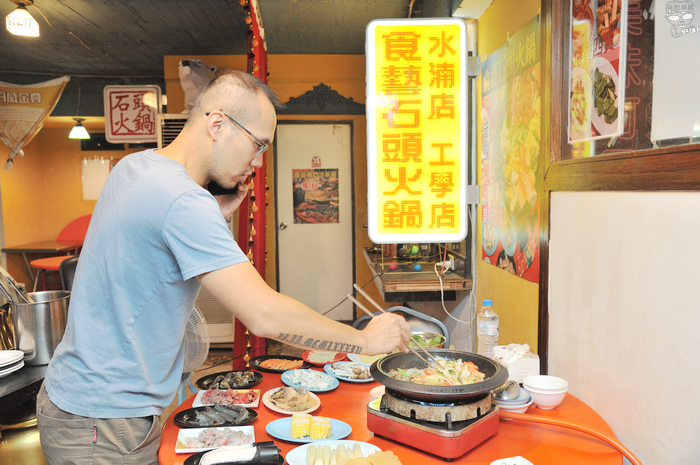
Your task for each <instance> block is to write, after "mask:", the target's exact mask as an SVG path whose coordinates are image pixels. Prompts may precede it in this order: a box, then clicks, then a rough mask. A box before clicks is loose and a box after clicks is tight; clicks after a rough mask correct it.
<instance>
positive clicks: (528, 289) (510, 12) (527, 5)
mask: <svg viewBox="0 0 700 465" xmlns="http://www.w3.org/2000/svg"><path fill="white" fill-rule="evenodd" d="M539 9H540V2H539V1H538V0H494V1H493V3H492V4H491V6H489V8H488V9H487V10H486V11H485V12H484V14H483V15H482V16H481V18H479V23H478V53H479V56H480V58H481V61H482V62H483V61H484V60H486V59H487V58H488V56H489V55H490V54H491V53H493V52H494V51H495V50H497V49H498V48H499V47H501V46H502V45H503V44H505V43H506V41H507V40H508V37H509V36H511V35H513V34H514V33H515V32H517V31H518V29H520V28H521V27H522V26H523V25H525V24H526V23H527V22H529V21H530V20H531V19H532V18H534V17H535V16H536V15H537V13H538V12H539ZM479 84H480V82H479ZM478 95H479V96H480V95H481V89H480V86H479V90H478ZM477 108H481V99H480V98H479V99H478V100H477ZM545 124H547V123H546V122H545V121H542V125H543V126H544V125H545ZM476 133H477V134H478V135H479V136H480V135H481V131H480V130H478V131H476ZM477 145H478V147H477V153H481V138H480V137H479V139H478V140H477ZM540 156H542V155H540ZM477 160H478V161H479V162H480V161H481V157H477ZM540 166H542V164H541V163H540ZM480 169H481V167H480V166H478V170H479V171H478V172H479V173H481V171H480ZM480 178H481V176H480V175H479V182H481V179H480ZM481 243H482V242H481V215H479V218H478V223H477V244H479V246H478V247H477V249H476V251H475V253H476V276H477V288H476V295H477V301H478V302H479V304H478V305H477V307H479V308H480V307H481V304H480V302H481V301H482V300H483V299H493V302H494V308H495V309H496V311H497V312H498V314H499V318H500V334H499V343H500V344H509V343H518V344H529V345H530V350H531V351H532V352H537V319H538V298H539V297H538V293H539V286H538V285H537V284H534V283H531V282H529V281H526V280H524V279H522V278H519V277H517V276H516V275H514V274H511V273H508V272H507V271H504V270H501V269H500V268H498V267H496V266H492V265H489V264H486V263H484V262H483V261H482V260H480V258H481V255H482V251H481Z"/></svg>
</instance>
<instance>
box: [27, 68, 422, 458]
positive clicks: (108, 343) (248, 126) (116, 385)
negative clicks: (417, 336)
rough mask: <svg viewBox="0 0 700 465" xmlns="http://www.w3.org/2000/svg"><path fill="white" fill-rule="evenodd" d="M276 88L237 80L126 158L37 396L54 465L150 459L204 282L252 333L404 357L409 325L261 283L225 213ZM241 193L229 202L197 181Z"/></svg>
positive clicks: (271, 110) (105, 198)
mask: <svg viewBox="0 0 700 465" xmlns="http://www.w3.org/2000/svg"><path fill="white" fill-rule="evenodd" d="M276 106H279V102H278V101H277V98H276V97H275V94H274V93H273V92H272V91H271V90H270V89H269V88H268V87H267V86H266V85H265V84H263V83H262V82H261V81H260V80H258V79H256V78H255V77H253V76H251V75H250V74H247V73H243V72H236V71H233V72H228V73H224V74H222V75H220V76H218V77H217V78H215V79H214V80H212V82H211V83H209V85H208V86H207V87H206V88H205V89H204V90H203V91H202V93H201V94H200V95H199V97H198V99H197V101H196V102H195V105H194V107H193V108H192V110H191V112H190V114H189V117H188V120H187V123H186V124H185V127H184V128H183V130H182V132H181V133H180V134H179V135H178V137H177V138H176V139H175V140H174V141H173V142H172V143H171V144H170V145H168V146H167V147H165V148H163V149H160V150H146V151H143V152H139V153H134V154H131V155H128V156H126V157H124V158H123V159H122V160H120V161H119V163H118V164H117V165H116V167H115V168H114V169H113V170H112V172H111V173H110V175H109V177H108V179H107V182H106V183H105V186H104V188H103V191H102V193H101V195H100V198H99V200H98V201H97V204H96V206H95V210H94V212H93V215H92V220H91V223H90V227H89V229H88V233H87V236H86V238H85V243H84V246H83V251H82V253H81V255H80V259H79V262H78V268H77V270H76V275H75V281H74V284H73V288H72V294H71V300H70V308H69V311H68V324H67V326H66V331H65V334H64V336H63V339H62V341H61V343H60V344H59V345H58V347H57V348H56V351H55V354H54V356H53V358H52V360H51V362H50V363H49V366H48V369H47V372H46V378H45V380H44V383H43V385H42V388H41V391H40V392H39V395H38V397H37V420H38V425H39V431H40V437H41V444H42V448H43V450H44V455H45V456H46V458H47V460H48V462H49V463H50V464H52V465H53V464H68V463H124V464H126V463H133V464H139V465H142V464H150V463H157V453H158V446H159V442H160V421H159V416H160V414H161V413H162V412H163V409H164V408H165V407H167V406H168V405H169V404H170V403H171V402H172V400H173V398H174V396H175V392H176V390H177V386H178V384H179V382H180V377H181V374H182V367H183V361H184V360H183V359H184V353H183V347H182V341H183V336H184V331H185V325H186V322H187V318H188V316H189V313H190V311H191V310H192V308H193V305H194V302H195V300H196V298H197V295H198V293H199V290H200V288H201V287H202V286H203V287H204V288H206V289H207V291H209V293H210V294H211V295H212V296H213V297H214V298H215V299H216V300H217V301H218V302H219V303H220V304H221V305H223V306H224V307H225V308H226V309H228V310H229V311H230V312H231V313H232V314H233V315H234V316H235V317H236V318H237V319H238V320H240V321H241V322H242V323H243V324H244V325H245V326H246V327H248V329H249V330H250V331H251V332H252V333H254V334H256V335H258V336H261V337H267V338H273V339H279V340H284V341H285V342H287V343H291V344H293V345H297V346H299V347H304V346H303V344H302V343H294V341H309V340H313V341H318V342H320V343H323V344H324V345H326V344H335V343H340V344H344V348H345V349H346V352H354V353H363V354H370V355H371V354H379V353H387V352H390V351H392V350H394V349H395V348H397V347H398V348H399V349H400V350H402V351H404V352H405V351H407V343H408V340H409V334H410V327H409V326H408V324H407V323H406V322H405V321H404V320H403V319H402V318H401V317H398V316H396V315H393V314H384V315H380V317H377V318H375V319H373V320H372V321H371V323H370V324H369V325H368V326H367V327H366V328H365V329H364V330H362V331H358V330H356V329H353V328H352V327H350V326H348V325H344V324H342V323H339V322H336V321H333V320H331V319H328V318H326V317H324V316H322V315H320V314H318V313H316V312H315V311H314V310H312V309H310V308H308V307H306V306H305V305H303V304H302V303H300V302H297V301H295V300H293V299H291V298H289V297H286V296H283V295H281V294H279V293H277V292H275V291H274V290H272V289H270V287H269V286H267V284H266V283H265V281H264V280H263V279H262V278H261V276H260V275H259V273H258V272H257V271H256V270H255V268H254V267H253V266H252V265H251V263H250V262H249V261H248V259H247V258H246V256H245V254H244V253H243V252H242V251H241V249H240V248H239V247H238V245H237V244H236V242H235V241H234V239H233V236H232V234H231V232H230V230H229V229H228V226H227V224H226V220H225V218H228V217H230V216H231V215H232V214H233V212H234V211H235V210H236V209H237V208H238V206H239V205H240V204H241V202H242V201H243V200H244V199H245V197H246V195H247V193H248V187H247V185H246V182H245V181H246V179H247V178H248V176H249V175H251V173H252V172H253V170H254V169H255V168H257V167H260V166H261V165H262V162H261V157H262V154H263V153H264V152H265V150H266V149H267V147H268V146H269V145H270V143H271V141H272V138H273V136H274V132H275V127H276V113H275V108H276ZM212 181H213V182H215V183H216V184H218V185H219V186H221V187H223V188H228V189H230V188H233V187H234V186H236V185H239V190H238V192H237V193H236V194H232V195H217V196H214V195H212V194H211V193H210V192H209V191H207V190H206V189H205V188H204V187H202V186H206V185H208V184H209V183H210V182H212Z"/></svg>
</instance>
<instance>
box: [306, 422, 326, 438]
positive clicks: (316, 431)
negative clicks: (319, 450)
mask: <svg viewBox="0 0 700 465" xmlns="http://www.w3.org/2000/svg"><path fill="white" fill-rule="evenodd" d="M330 436H331V420H330V419H328V418H325V417H313V418H312V419H311V428H310V431H309V437H310V438H311V439H325V438H329V437H330Z"/></svg>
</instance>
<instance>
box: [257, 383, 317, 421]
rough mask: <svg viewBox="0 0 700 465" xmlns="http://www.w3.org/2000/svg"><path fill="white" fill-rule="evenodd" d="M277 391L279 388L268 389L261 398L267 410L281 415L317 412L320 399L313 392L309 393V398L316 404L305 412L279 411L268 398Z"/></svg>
mask: <svg viewBox="0 0 700 465" xmlns="http://www.w3.org/2000/svg"><path fill="white" fill-rule="evenodd" d="M279 389H280V388H275V389H270V390H269V391H267V392H266V393H265V394H263V396H262V401H263V404H265V407H267V408H269V409H270V410H272V411H273V412H277V413H281V414H283V415H293V414H295V413H311V412H313V411H314V410H317V409H318V408H319V407H320V406H321V399H319V398H318V396H317V395H316V394H314V393H313V392H309V396H311V397H312V398H313V399H315V400H316V404H314V406H313V407H310V408H307V409H306V410H301V411H298V412H292V411H291V410H284V409H281V408H279V407H278V406H277V405H275V404H273V403H272V400H270V396H271V395H272V394H273V393H274V392H276V391H278V390H279Z"/></svg>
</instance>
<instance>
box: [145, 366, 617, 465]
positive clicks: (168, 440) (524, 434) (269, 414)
mask: <svg viewBox="0 0 700 465" xmlns="http://www.w3.org/2000/svg"><path fill="white" fill-rule="evenodd" d="M313 368H314V369H317V370H321V371H323V370H322V367H313ZM262 374H263V379H262V381H261V382H260V383H259V384H257V385H255V386H253V387H252V389H259V390H260V392H261V397H262V396H263V394H264V393H265V392H267V391H269V390H271V389H275V388H279V387H282V386H284V383H283V382H282V380H281V374H280V373H274V372H262ZM378 386H381V385H380V384H379V383H377V382H376V381H374V380H372V381H370V382H363V383H358V382H348V381H343V380H341V381H340V383H339V385H338V387H337V388H335V389H333V390H331V391H328V392H320V393H316V395H318V397H319V399H320V401H321V406H320V408H318V409H317V410H315V411H314V412H313V413H312V415H314V416H324V417H328V418H332V419H336V420H340V421H342V422H345V423H347V424H348V425H350V427H351V428H352V431H351V432H350V434H349V435H348V436H347V437H345V438H343V439H346V440H353V441H362V442H366V443H370V444H372V445H374V446H377V447H378V448H379V449H381V450H383V451H386V450H390V451H392V452H393V453H394V454H395V455H396V456H397V457H398V459H399V460H400V461H401V463H402V464H403V465H414V464H415V465H418V464H420V465H432V464H444V463H445V462H447V461H448V460H446V459H444V458H441V457H438V456H436V455H433V454H429V453H427V452H424V451H422V450H420V448H419V445H418V444H416V446H417V447H412V446H410V445H406V444H402V443H399V442H396V441H394V440H391V439H386V438H383V437H380V436H378V435H375V434H374V433H373V432H372V431H370V430H369V429H368V427H367V416H368V413H367V407H368V404H369V403H370V402H372V401H373V400H374V397H373V394H372V393H371V392H370V391H371V390H372V389H373V388H376V387H378ZM375 393H376V391H375ZM194 398H195V395H193V396H191V397H189V398H187V399H186V400H185V401H184V402H183V403H182V404H180V405H179V406H178V407H177V409H176V410H175V411H174V412H173V413H172V414H171V415H170V416H169V417H168V418H167V420H166V422H165V424H164V425H163V431H162V437H161V442H160V449H159V453H158V461H159V464H160V465H181V464H183V463H184V461H185V460H186V459H187V458H188V457H189V456H190V455H193V454H188V453H177V452H176V451H175V447H176V442H177V437H178V433H179V431H180V428H179V427H178V425H177V424H176V423H175V422H174V418H175V416H176V415H177V414H178V413H179V412H182V411H183V410H185V409H189V408H192V403H193V401H194ZM254 410H255V411H256V413H257V418H256V419H255V420H254V421H253V422H252V423H250V425H252V426H253V429H254V434H255V442H264V441H274V443H275V445H276V446H277V447H278V448H279V449H280V450H281V452H280V454H281V455H282V456H283V457H286V455H287V454H288V453H289V452H290V451H291V450H292V449H294V448H296V447H299V446H301V445H302V444H301V443H298V442H291V441H286V440H282V439H279V438H277V437H273V436H271V435H270V434H268V432H267V430H266V426H267V424H268V423H270V422H272V421H274V420H277V419H280V418H285V417H287V416H290V415H285V414H281V413H278V412H276V411H273V410H271V409H270V408H268V407H267V406H266V404H265V403H264V402H263V401H262V399H261V401H260V402H259V405H258V407H256V408H255V409H254ZM504 416H505V415H504ZM524 416H528V417H529V416H532V418H533V419H534V418H551V419H554V420H563V421H564V422H573V423H576V424H579V425H583V426H584V427H587V428H590V429H592V430H594V431H597V432H600V433H601V434H603V435H605V436H608V437H610V438H613V439H616V437H615V433H614V432H613V431H612V429H611V428H610V426H609V425H608V424H607V423H606V422H605V420H604V419H603V418H602V417H601V416H600V415H598V414H597V413H596V412H595V411H594V410H593V409H592V408H590V407H589V406H588V405H586V404H585V403H584V402H582V401H581V400H579V399H578V398H577V397H575V396H573V395H571V394H568V393H567V395H566V397H565V398H564V400H563V402H562V403H561V404H560V405H558V406H557V407H555V408H554V409H552V410H541V409H539V408H537V407H535V406H534V404H533V405H531V406H530V407H528V410H527V411H526V412H525V414H524ZM426 440H430V438H428V437H426ZM512 457H522V458H524V459H527V460H529V461H530V462H532V463H533V464H536V465H541V464H552V463H562V464H564V463H566V464H569V463H585V464H587V465H621V464H622V463H623V455H622V453H621V452H619V450H618V449H617V448H615V447H613V446H612V445H610V444H609V443H608V442H606V441H603V440H601V439H599V438H596V437H594V436H592V435H591V434H588V433H585V432H582V431H580V430H577V429H572V428H569V427H563V426H559V425H551V424H546V423H544V424H543V423H536V422H532V421H525V420H522V419H517V420H514V419H505V418H503V417H501V418H500V421H499V422H498V427H497V429H496V432H495V434H493V435H492V436H491V437H489V438H487V439H486V440H484V441H483V442H481V443H480V444H477V445H476V446H475V447H473V448H472V449H470V450H468V451H467V452H466V453H465V454H464V455H463V456H461V457H458V458H456V459H453V461H455V462H459V463H469V464H470V465H491V464H494V462H495V464H500V463H502V462H501V461H499V459H505V458H512ZM285 463H286V461H285ZM503 463H509V462H503Z"/></svg>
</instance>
